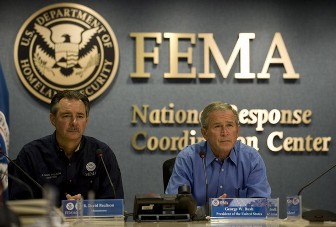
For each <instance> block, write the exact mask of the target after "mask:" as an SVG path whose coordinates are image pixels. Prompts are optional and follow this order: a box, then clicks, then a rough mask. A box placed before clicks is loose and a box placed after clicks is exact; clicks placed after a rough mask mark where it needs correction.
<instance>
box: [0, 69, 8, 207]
mask: <svg viewBox="0 0 336 227" xmlns="http://www.w3.org/2000/svg"><path fill="white" fill-rule="evenodd" d="M8 125H9V94H8V89H7V85H6V81H5V77H4V75H3V72H2V68H1V64H0V152H2V153H4V154H6V155H8V147H9V127H8ZM7 167H8V160H7V158H6V157H5V156H3V155H2V154H0V197H1V198H0V201H5V200H7V199H8V190H7V189H8V175H7Z"/></svg>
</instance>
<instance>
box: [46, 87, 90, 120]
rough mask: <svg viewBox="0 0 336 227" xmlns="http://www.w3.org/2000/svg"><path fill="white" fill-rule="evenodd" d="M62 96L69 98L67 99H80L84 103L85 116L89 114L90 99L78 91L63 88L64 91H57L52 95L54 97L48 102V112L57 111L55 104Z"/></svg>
mask: <svg viewBox="0 0 336 227" xmlns="http://www.w3.org/2000/svg"><path fill="white" fill-rule="evenodd" d="M64 98H65V99H69V100H73V99H75V100H81V101H82V102H83V103H84V105H85V111H86V116H89V112H90V101H89V99H88V97H87V96H86V95H84V94H82V93H81V92H80V91H75V90H64V91H59V92H57V94H56V95H54V97H53V98H52V99H51V102H50V113H51V114H56V113H57V111H58V108H57V104H58V103H59V102H60V101H61V100H62V99H64Z"/></svg>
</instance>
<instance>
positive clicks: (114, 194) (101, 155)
mask: <svg viewBox="0 0 336 227" xmlns="http://www.w3.org/2000/svg"><path fill="white" fill-rule="evenodd" d="M96 155H97V156H98V157H100V159H101V161H102V163H103V166H104V169H105V172H106V175H107V177H108V179H109V181H110V184H111V186H112V189H113V196H114V198H116V197H117V195H116V192H115V189H114V184H113V182H112V180H111V177H110V174H109V172H108V171H107V168H106V165H105V162H104V159H103V151H102V149H100V148H98V149H97V150H96Z"/></svg>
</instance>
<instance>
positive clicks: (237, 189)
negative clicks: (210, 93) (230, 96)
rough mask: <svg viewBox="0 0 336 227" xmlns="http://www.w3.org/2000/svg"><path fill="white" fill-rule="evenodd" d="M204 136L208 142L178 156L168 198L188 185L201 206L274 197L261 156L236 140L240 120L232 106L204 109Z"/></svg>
mask: <svg viewBox="0 0 336 227" xmlns="http://www.w3.org/2000/svg"><path fill="white" fill-rule="evenodd" d="M201 132H202V135H203V137H204V138H205V141H202V142H199V143H196V144H193V145H190V146H188V147H186V148H185V149H183V150H182V151H181V152H180V153H179V154H178V156H177V158H176V161H175V166H174V170H173V173H172V176H171V178H170V180H169V183H168V186H167V189H166V193H167V194H177V193H178V187H179V186H180V185H184V184H186V185H189V186H190V188H191V193H192V195H193V196H194V198H195V199H196V201H197V205H199V206H203V205H205V204H206V201H207V200H208V199H209V198H248V197H250V198H251V197H265V198H269V197H270V196H271V187H270V185H269V183H268V180H267V175H266V167H265V164H264V161H263V160H262V158H261V156H260V154H259V153H258V151H257V150H255V149H254V148H252V147H250V146H247V145H245V144H243V143H241V142H240V141H239V140H237V138H238V136H239V132H240V126H239V117H238V113H237V111H236V110H235V109H233V108H232V106H231V105H229V104H227V103H222V102H214V103H211V104H209V105H208V106H207V107H205V108H204V110H203V111H202V114H201ZM204 168H205V169H204Z"/></svg>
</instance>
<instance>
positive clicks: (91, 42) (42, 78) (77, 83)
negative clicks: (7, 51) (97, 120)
mask: <svg viewBox="0 0 336 227" xmlns="http://www.w3.org/2000/svg"><path fill="white" fill-rule="evenodd" d="M14 61H15V65H16V70H17V73H18V75H19V78H20V80H21V82H22V83H23V85H24V86H25V87H26V89H27V90H28V91H29V92H30V93H31V94H33V95H34V96H35V97H36V98H38V99H40V100H42V101H44V102H47V103H49V102H50V100H51V98H52V97H53V95H54V94H56V93H57V92H58V91H60V90H64V89H72V90H80V91H81V92H82V93H84V94H86V95H87V96H88V97H89V99H90V101H92V100H94V99H96V98H97V97H98V96H100V95H101V94H102V93H103V92H104V91H105V90H106V89H107V88H108V87H109V85H110V84H111V83H112V81H113V79H114V77H115V74H116V72H117V68H118V64H119V49H118V43H117V39H116V37H115V34H114V33H113V31H112V29H111V27H110V26H109V24H108V23H107V22H106V21H105V20H104V19H103V18H102V17H101V16H100V15H99V14H98V13H96V12H95V11H93V10H92V9H90V8H88V7H86V6H82V5H79V4H74V3H60V4H54V5H50V6H47V7H45V8H42V9H41V10H39V11H37V12H36V13H34V14H33V15H32V16H31V17H29V18H28V19H27V20H26V22H25V23H24V24H23V26H22V27H21V29H20V31H19V33H18V35H17V37H16V42H15V50H14Z"/></svg>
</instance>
